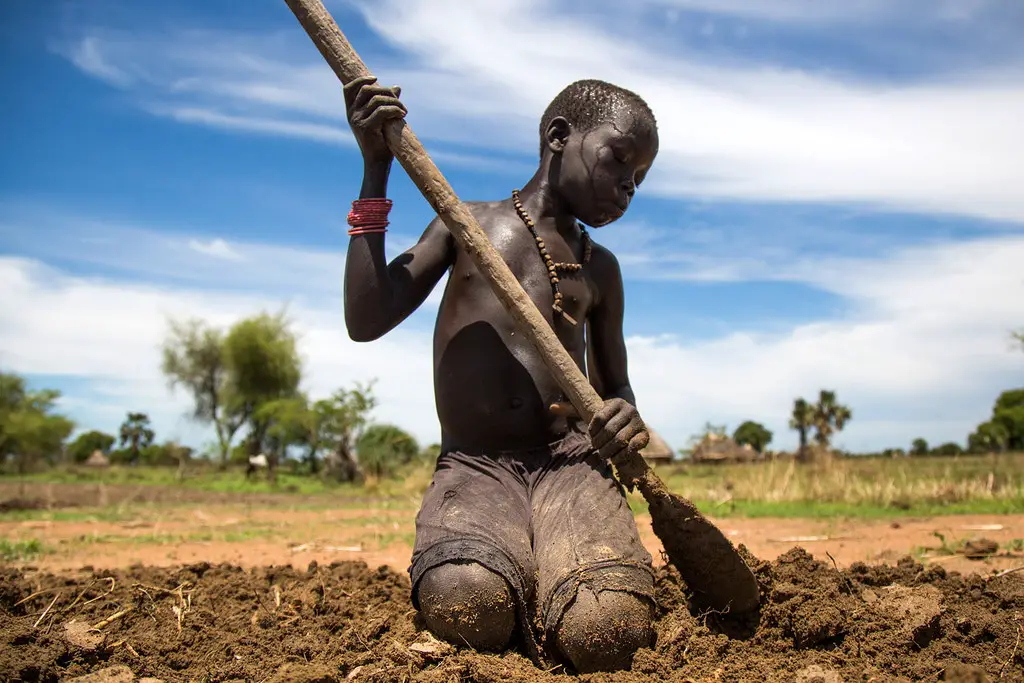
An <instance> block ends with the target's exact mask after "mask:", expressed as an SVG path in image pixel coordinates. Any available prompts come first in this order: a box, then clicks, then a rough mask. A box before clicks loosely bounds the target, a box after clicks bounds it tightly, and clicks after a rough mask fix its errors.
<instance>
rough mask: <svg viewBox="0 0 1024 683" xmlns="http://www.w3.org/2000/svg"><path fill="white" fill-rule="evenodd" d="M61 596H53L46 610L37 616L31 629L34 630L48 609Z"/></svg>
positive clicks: (58, 594) (59, 594)
mask: <svg viewBox="0 0 1024 683" xmlns="http://www.w3.org/2000/svg"><path fill="white" fill-rule="evenodd" d="M61 595H63V593H57V595H55V596H53V600H51V601H50V604H49V605H47V606H46V609H44V610H43V613H42V614H40V615H39V618H38V619H36V623H34V624H32V628H36V627H37V626H39V622H40V621H42V620H43V617H45V616H46V615H47V613H48V612H49V611H50V608H51V607H53V604H54V603H55V602H57V600H59V599H60V596H61Z"/></svg>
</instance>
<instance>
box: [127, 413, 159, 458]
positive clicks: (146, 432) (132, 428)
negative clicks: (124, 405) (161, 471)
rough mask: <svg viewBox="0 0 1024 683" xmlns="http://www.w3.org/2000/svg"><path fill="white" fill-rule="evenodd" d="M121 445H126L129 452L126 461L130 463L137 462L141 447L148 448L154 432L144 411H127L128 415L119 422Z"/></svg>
mask: <svg viewBox="0 0 1024 683" xmlns="http://www.w3.org/2000/svg"><path fill="white" fill-rule="evenodd" d="M120 435H121V447H122V448H124V447H126V446H127V448H128V452H129V459H128V462H129V463H130V464H132V465H137V464H138V463H139V455H140V454H141V453H142V449H143V448H148V447H149V446H150V445H151V444H152V443H153V437H154V436H155V434H154V433H153V430H152V429H151V428H150V426H149V415H146V414H145V413H128V417H127V418H126V419H125V421H124V422H123V423H122V424H121V431H120Z"/></svg>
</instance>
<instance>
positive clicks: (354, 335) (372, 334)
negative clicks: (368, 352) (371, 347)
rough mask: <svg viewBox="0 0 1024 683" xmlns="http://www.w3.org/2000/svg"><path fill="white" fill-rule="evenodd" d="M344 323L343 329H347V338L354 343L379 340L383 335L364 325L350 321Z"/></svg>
mask: <svg viewBox="0 0 1024 683" xmlns="http://www.w3.org/2000/svg"><path fill="white" fill-rule="evenodd" d="M345 323H346V324H345V327H346V328H347V329H348V338H349V339H351V340H352V341H354V342H371V341H374V340H377V339H380V337H381V336H383V334H384V332H383V331H380V330H377V329H375V328H374V327H373V326H371V325H367V324H366V323H361V322H356V321H352V320H346V321H345Z"/></svg>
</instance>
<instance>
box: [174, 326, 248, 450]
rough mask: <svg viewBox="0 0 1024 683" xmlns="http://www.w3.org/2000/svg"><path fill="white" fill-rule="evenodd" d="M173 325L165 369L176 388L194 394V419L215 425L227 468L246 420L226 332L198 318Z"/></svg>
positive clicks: (218, 442) (218, 444)
mask: <svg viewBox="0 0 1024 683" xmlns="http://www.w3.org/2000/svg"><path fill="white" fill-rule="evenodd" d="M169 327H170V330H169V332H168V335H167V338H166V339H165V340H164V343H163V349H162V352H163V361H162V364H161V370H162V371H163V373H164V376H165V377H166V378H167V384H168V387H169V388H170V389H171V390H172V391H173V390H175V389H177V388H178V387H182V388H184V389H186V390H187V391H188V392H189V393H190V394H192V403H193V408H192V417H193V419H195V420H197V421H199V422H202V423H205V424H212V425H213V427H214V429H215V430H216V432H217V447H218V449H219V451H220V466H221V469H223V468H225V467H227V463H228V456H229V455H230V453H231V442H232V441H233V440H234V437H235V434H236V433H237V432H238V430H239V428H240V427H241V426H242V424H243V423H244V422H245V415H244V414H243V413H242V411H241V409H240V405H239V403H240V402H239V401H238V400H237V397H236V395H235V394H234V393H233V392H232V391H231V382H230V381H229V380H230V377H229V369H228V366H227V363H226V362H225V358H224V335H223V333H222V332H221V331H220V330H218V329H216V328H214V327H211V326H210V325H208V324H207V323H206V322H204V321H202V320H199V319H196V318H192V319H189V320H183V321H177V320H170V321H169Z"/></svg>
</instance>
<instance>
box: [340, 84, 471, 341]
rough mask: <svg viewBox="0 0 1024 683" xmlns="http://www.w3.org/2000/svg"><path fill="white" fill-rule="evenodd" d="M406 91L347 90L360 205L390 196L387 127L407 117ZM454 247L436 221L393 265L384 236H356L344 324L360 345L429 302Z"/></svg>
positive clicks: (379, 88)
mask: <svg viewBox="0 0 1024 683" xmlns="http://www.w3.org/2000/svg"><path fill="white" fill-rule="evenodd" d="M400 94H401V90H400V89H399V88H398V87H397V86H396V87H394V88H385V87H383V86H380V85H377V82H376V79H373V78H360V79H357V80H355V81H352V82H351V83H349V84H348V85H346V86H345V106H346V109H347V110H348V120H349V125H351V127H352V132H353V134H354V135H355V138H356V142H357V143H358V144H359V149H360V151H361V152H362V154H363V165H364V171H363V185H362V188H361V190H360V193H359V198H360V199H377V198H385V197H386V196H387V187H388V175H389V174H390V171H391V164H392V162H393V161H394V156H393V155H392V153H391V150H390V149H389V148H388V146H387V143H386V142H385V141H384V135H383V126H384V124H385V123H386V122H387V121H388V120H390V119H393V118H401V117H404V116H405V113H406V110H405V106H404V105H403V104H402V103H401V101H400V100H399V99H398V98H399V95H400ZM454 255H455V241H454V239H453V238H452V236H451V233H449V232H448V229H447V228H446V227H445V225H444V223H443V222H442V221H441V220H440V219H438V218H435V219H434V220H433V221H432V222H431V223H430V225H429V226H428V227H427V229H426V231H425V232H424V233H423V235H422V236H421V237H420V239H419V241H418V242H417V243H416V244H415V245H414V246H413V247H411V248H410V249H408V250H407V251H405V252H404V253H403V254H401V255H400V256H398V257H397V258H395V259H394V260H393V261H392V262H391V263H388V262H387V260H386V257H385V252H384V233H383V232H369V233H364V234H356V235H352V237H351V239H350V241H349V245H348V256H347V258H346V262H345V324H346V326H347V327H348V333H349V336H350V337H351V338H352V339H353V340H355V341H372V340H374V339H377V338H379V337H381V336H383V335H384V334H386V333H387V332H389V331H390V330H391V329H393V328H394V327H395V326H396V325H398V324H399V323H400V322H402V321H403V320H405V318H406V317H408V316H409V314H411V313H412V312H413V311H415V310H416V309H417V308H418V307H419V305H420V304H422V303H423V301H424V300H425V299H426V298H427V296H428V295H429V294H430V291H431V290H432V289H433V288H434V286H435V285H436V284H437V283H438V281H439V280H440V279H441V276H442V275H444V273H445V271H446V270H447V269H448V267H449V266H450V265H451V264H452V260H453V259H454Z"/></svg>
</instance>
